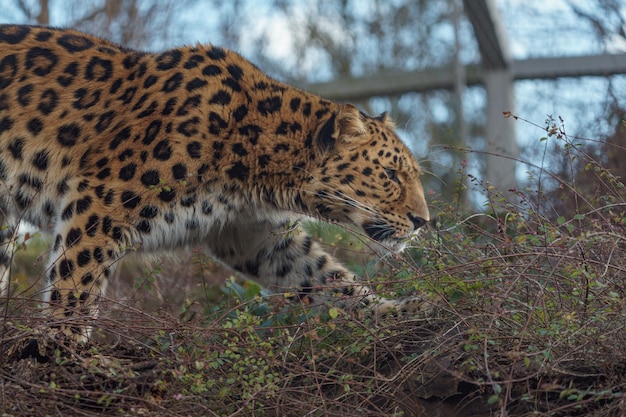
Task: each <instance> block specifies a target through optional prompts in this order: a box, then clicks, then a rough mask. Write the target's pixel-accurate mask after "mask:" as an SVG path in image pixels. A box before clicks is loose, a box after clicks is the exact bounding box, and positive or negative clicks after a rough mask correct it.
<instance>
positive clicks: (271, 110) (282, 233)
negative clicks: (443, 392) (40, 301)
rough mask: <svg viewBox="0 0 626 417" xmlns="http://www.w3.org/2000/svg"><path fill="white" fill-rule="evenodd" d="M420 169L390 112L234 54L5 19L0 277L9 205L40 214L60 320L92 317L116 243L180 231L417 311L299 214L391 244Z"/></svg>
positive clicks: (411, 217)
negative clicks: (144, 44) (377, 290)
mask: <svg viewBox="0 0 626 417" xmlns="http://www.w3.org/2000/svg"><path fill="white" fill-rule="evenodd" d="M419 176H420V171H419V167H418V164H417V163H416V161H415V159H414V158H413V157H412V155H411V153H410V151H409V150H408V149H407V148H406V147H405V146H404V145H403V144H402V143H401V141H400V140H399V139H398V137H397V136H396V134H395V133H394V129H393V125H392V124H391V122H390V121H389V119H388V118H387V117H386V116H385V115H381V116H379V117H368V116H366V115H365V114H363V113H361V112H360V111H358V110H357V109H356V108H355V107H354V106H351V105H349V104H338V103H335V102H332V101H329V100H324V99H322V98H320V97H318V96H316V95H313V94H310V93H307V92H304V91H301V90H299V89H296V88H293V87H291V86H288V85H286V84H283V83H280V82H277V81H275V80H273V79H271V78H269V77H267V76H266V75H265V74H263V73H262V72H261V71H260V70H259V69H257V68H256V67H255V66H254V65H252V64H251V63H249V62H248V61H246V60H245V59H244V58H242V57H241V56H239V55H237V54H236V53H234V52H232V51H229V50H226V49H222V48H219V47H216V46H211V45H207V46H205V45H198V46H196V47H182V48H175V49H171V50H169V51H166V52H163V53H158V54H151V53H143V52H136V51H133V50H129V49H125V48H123V47H120V46H118V45H115V44H113V43H110V42H108V41H105V40H102V39H99V38H97V37H93V36H90V35H86V34H83V33H79V32H75V31H71V30H58V29H50V28H43V27H31V26H16V25H0V209H1V210H2V213H3V215H4V217H5V222H4V223H6V224H8V226H9V227H5V228H3V229H2V236H1V238H2V240H3V241H4V242H5V244H4V246H3V247H4V248H5V250H4V251H3V252H0V253H1V255H0V289H1V287H5V288H6V287H7V283H8V278H7V275H8V269H9V261H10V258H11V256H12V253H11V251H10V250H9V247H10V246H11V245H9V241H10V240H11V236H12V233H13V228H14V227H15V226H16V225H17V222H18V220H20V219H24V220H26V221H28V222H30V223H32V224H35V225H41V226H44V228H48V227H49V228H50V230H51V231H52V236H53V244H52V249H51V254H50V260H49V264H48V268H47V272H46V285H45V286H46V289H45V294H46V295H45V300H44V301H45V304H46V306H47V308H48V310H49V314H50V315H51V316H52V317H56V318H63V319H64V320H63V323H71V321H72V318H84V317H85V316H95V315H96V314H97V305H98V303H97V299H98V297H100V296H102V295H104V293H105V289H106V287H107V282H108V280H109V278H110V277H111V276H112V275H113V270H114V268H115V265H116V261H117V260H118V259H119V258H120V256H122V255H123V254H124V253H125V252H127V251H128V250H141V251H148V252H150V251H156V250H163V249H171V248H176V247H180V246H182V245H187V244H202V245H204V246H206V247H207V248H208V249H210V250H211V251H212V253H213V254H214V255H215V256H216V257H218V258H220V259H221V260H223V261H224V262H225V263H227V264H229V265H231V266H232V267H233V268H235V269H237V270H239V271H242V272H244V273H246V274H248V275H250V276H252V277H255V278H256V279H257V280H258V281H260V283H262V284H263V285H265V286H267V287H270V288H275V289H278V290H290V291H299V293H300V294H308V295H309V296H312V297H313V298H315V295H314V294H317V293H318V292H319V291H320V289H321V288H323V287H326V288H328V287H331V288H333V289H334V291H335V292H339V293H341V294H344V295H354V296H362V297H363V298H364V299H365V300H366V301H367V302H370V304H372V305H374V308H375V309H388V308H400V309H404V308H407V306H414V307H412V308H418V306H416V303H415V302H400V301H394V300H385V299H377V298H376V297H374V296H373V295H372V294H371V293H370V290H369V289H368V288H367V287H366V286H364V285H359V284H358V283H357V282H356V281H355V279H354V276H353V274H351V273H350V272H349V271H348V270H347V269H346V268H345V267H343V266H342V265H341V264H340V263H339V262H338V261H337V260H336V259H334V258H333V257H332V256H331V255H329V254H328V253H326V252H325V251H324V250H323V249H322V248H321V247H320V246H319V245H318V244H317V243H316V242H315V241H313V240H312V239H311V237H310V236H308V235H307V234H306V233H305V232H304V231H303V230H302V229H300V228H299V227H298V226H297V221H298V220H299V219H300V218H302V217H307V216H308V217H314V218H321V219H327V220H332V221H339V222H346V223H351V224H354V225H356V226H358V227H359V228H361V229H362V230H363V231H364V232H365V233H366V234H367V235H369V236H370V237H371V238H373V239H374V240H376V241H378V242H380V243H381V244H382V245H383V246H385V247H387V248H389V249H391V250H395V251H400V250H402V249H403V248H404V245H405V244H406V242H407V241H409V240H410V239H412V238H413V237H414V236H415V235H416V232H417V229H419V228H420V227H421V226H423V225H424V223H425V222H426V221H427V220H428V217H429V215H428V209H427V206H426V202H425V199H424V194H423V191H422V186H421V184H420V181H419ZM294 225H295V226H294ZM331 292H332V291H331ZM371 301H376V302H375V303H371ZM62 328H63V331H64V332H65V333H67V334H69V335H73V337H74V338H77V339H84V338H85V337H86V336H88V330H87V329H85V328H84V327H81V326H72V325H71V324H63V327H62Z"/></svg>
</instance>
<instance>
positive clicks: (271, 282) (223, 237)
mask: <svg viewBox="0 0 626 417" xmlns="http://www.w3.org/2000/svg"><path fill="white" fill-rule="evenodd" d="M214 245H215V247H214V248H213V251H214V253H215V254H216V255H217V256H218V257H219V258H221V259H222V260H223V261H225V262H226V263H228V264H230V265H232V266H233V267H234V268H235V269H237V270H239V271H241V272H244V273H245V274H248V275H250V276H252V277H254V278H255V279H256V280H257V281H258V282H259V283H260V284H261V285H263V286H264V287H267V288H269V289H274V290H277V291H280V292H288V293H296V294H298V296H299V297H300V298H301V299H303V300H306V301H307V302H309V303H316V304H319V303H325V302H327V301H330V302H332V303H333V304H335V305H339V306H341V307H347V308H354V307H358V306H369V307H368V308H371V309H372V310H373V311H374V312H376V313H381V314H386V313H388V312H390V311H392V310H399V309H402V308H403V306H401V305H399V304H398V302H397V301H395V300H388V299H385V298H382V297H378V296H376V295H375V294H373V293H372V291H371V289H370V287H369V286H367V285H366V284H362V283H359V282H358V280H357V279H356V277H355V275H354V274H353V273H352V272H350V271H349V270H348V269H347V268H346V267H344V266H343V265H342V264H341V263H340V262H339V261H338V260H337V259H335V257H334V256H332V255H331V254H329V253H328V252H326V251H325V250H324V249H323V248H322V247H321V246H320V245H319V243H317V242H316V241H314V240H313V238H312V237H311V236H309V235H308V234H307V233H306V231H304V230H303V229H302V228H301V227H300V226H299V225H298V224H295V225H294V223H293V222H287V221H282V222H273V221H270V220H264V221H259V222H256V223H247V224H245V223H243V222H240V223H238V224H237V225H227V226H225V227H224V228H223V230H222V233H221V234H220V236H219V238H218V239H217V240H216V241H215V243H214Z"/></svg>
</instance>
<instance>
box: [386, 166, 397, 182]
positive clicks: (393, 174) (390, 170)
mask: <svg viewBox="0 0 626 417" xmlns="http://www.w3.org/2000/svg"><path fill="white" fill-rule="evenodd" d="M385 174H387V178H389V179H390V180H391V181H393V182H395V183H396V184H400V179H399V178H398V173H397V172H396V170H395V169H393V168H385Z"/></svg>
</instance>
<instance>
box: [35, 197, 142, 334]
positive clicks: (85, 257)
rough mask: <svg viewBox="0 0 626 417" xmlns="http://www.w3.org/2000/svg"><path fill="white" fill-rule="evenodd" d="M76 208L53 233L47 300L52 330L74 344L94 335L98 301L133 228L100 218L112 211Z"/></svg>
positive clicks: (110, 218)
mask: <svg viewBox="0 0 626 417" xmlns="http://www.w3.org/2000/svg"><path fill="white" fill-rule="evenodd" d="M83 198H84V197H83ZM72 204H74V203H70V204H68V206H67V207H68V208H67V209H66V210H65V212H64V215H63V218H64V220H62V221H60V222H58V223H57V225H56V228H55V233H54V236H55V238H54V245H53V249H52V253H51V255H50V259H49V263H48V268H47V269H46V274H47V285H46V288H45V291H44V300H43V301H44V310H45V313H46V315H48V316H49V317H50V318H51V319H52V320H53V321H52V322H51V324H52V325H53V326H54V327H58V328H60V329H61V331H62V332H63V333H64V334H65V335H66V336H68V337H70V338H71V339H74V340H77V341H85V340H86V339H87V338H88V337H89V335H90V332H91V326H90V325H89V321H90V320H93V319H94V318H95V317H97V315H98V303H99V299H100V298H101V297H102V296H104V294H105V291H106V288H107V285H108V280H109V278H110V277H111V276H112V274H113V273H114V268H115V266H116V264H117V261H118V260H119V258H120V256H121V255H122V254H123V253H124V252H125V250H127V249H129V247H130V246H131V245H132V242H133V238H132V232H131V230H132V229H131V228H129V227H126V226H125V225H124V224H123V223H122V222H120V221H117V220H115V219H114V218H113V217H112V216H108V215H104V216H100V215H98V214H96V213H107V212H111V210H93V211H89V213H86V212H84V213H77V212H80V210H81V209H80V205H79V204H80V202H79V203H77V204H76V206H75V207H72Z"/></svg>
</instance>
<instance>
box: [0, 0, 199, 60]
mask: <svg viewBox="0 0 626 417" xmlns="http://www.w3.org/2000/svg"><path fill="white" fill-rule="evenodd" d="M7 1H8V0H7ZM193 2H194V0H160V1H150V0H104V1H102V0H65V1H63V2H62V4H61V3H59V2H54V1H53V2H50V1H49V0H38V1H28V0H15V1H14V2H13V8H14V10H15V12H14V15H15V16H13V17H12V19H11V20H12V21H14V22H21V23H30V24H37V25H51V26H63V27H69V28H73V29H78V30H81V31H84V32H88V33H92V34H94V35H97V36H102V37H104V38H107V39H109V40H111V41H113V42H117V43H119V44H122V45H124V46H128V47H131V48H137V49H145V48H149V47H152V48H153V47H155V46H157V47H158V46H159V45H155V39H158V40H159V42H160V43H163V44H165V43H167V39H168V37H170V36H176V35H178V34H177V32H176V31H177V30H181V28H180V27H179V26H177V25H175V24H174V22H175V21H176V19H177V18H178V17H179V15H180V14H181V13H182V12H183V11H184V10H185V8H186V7H187V6H188V5H189V4H191V3H193Z"/></svg>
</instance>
